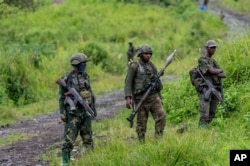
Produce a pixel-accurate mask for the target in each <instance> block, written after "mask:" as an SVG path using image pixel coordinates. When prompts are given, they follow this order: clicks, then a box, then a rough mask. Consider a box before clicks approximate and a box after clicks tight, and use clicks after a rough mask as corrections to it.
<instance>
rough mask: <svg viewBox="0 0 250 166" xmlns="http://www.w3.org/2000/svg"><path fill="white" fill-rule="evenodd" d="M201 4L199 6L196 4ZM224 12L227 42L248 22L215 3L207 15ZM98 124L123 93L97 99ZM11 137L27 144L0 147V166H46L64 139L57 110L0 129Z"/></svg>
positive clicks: (113, 109) (114, 108)
mask: <svg viewBox="0 0 250 166" xmlns="http://www.w3.org/2000/svg"><path fill="white" fill-rule="evenodd" d="M198 3H201V2H198ZM221 10H223V12H224V15H225V17H224V20H223V21H224V22H225V23H226V24H228V26H229V27H230V28H231V34H230V36H229V39H232V38H233V36H234V35H235V34H237V33H238V32H242V30H243V29H244V28H245V27H246V25H247V24H249V23H250V19H249V18H247V17H245V16H242V15H240V14H238V13H235V12H233V11H230V10H228V9H226V8H225V7H223V6H221V5H220V4H219V3H218V2H217V1H215V0H211V1H210V3H209V6H208V10H207V11H203V12H213V13H214V14H216V15H218V16H220V13H221ZM172 79H175V76H168V77H165V78H164V80H163V81H164V82H165V81H168V80H172ZM96 104H97V105H96V107H97V110H98V116H97V120H96V121H94V122H93V123H98V121H99V120H101V119H102V118H104V117H108V118H111V117H113V116H115V114H116V113H117V112H119V111H120V110H121V109H123V108H125V101H124V96H123V90H117V91H114V92H110V93H107V94H105V95H103V96H99V97H97V103H96ZM11 133H25V134H28V135H29V138H28V140H24V141H19V142H16V143H13V144H10V145H7V146H0V166H47V165H49V163H48V162H47V161H43V160H41V158H40V157H39V156H40V155H41V154H44V153H46V152H47V151H49V150H51V147H53V146H54V147H58V146H60V145H59V144H58V143H59V142H61V141H62V139H63V123H62V122H61V121H60V119H59V112H58V110H57V111H55V112H54V113H53V114H50V115H42V116H38V117H36V118H34V119H33V120H24V121H20V122H18V123H16V124H15V125H6V126H1V127H0V139H3V138H6V137H7V136H8V134H11Z"/></svg>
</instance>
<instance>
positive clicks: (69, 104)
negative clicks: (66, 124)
mask: <svg viewBox="0 0 250 166" xmlns="http://www.w3.org/2000/svg"><path fill="white" fill-rule="evenodd" d="M64 105H65V110H67V111H74V110H76V105H75V102H74V101H73V100H72V98H71V97H69V96H66V98H65V100H64Z"/></svg>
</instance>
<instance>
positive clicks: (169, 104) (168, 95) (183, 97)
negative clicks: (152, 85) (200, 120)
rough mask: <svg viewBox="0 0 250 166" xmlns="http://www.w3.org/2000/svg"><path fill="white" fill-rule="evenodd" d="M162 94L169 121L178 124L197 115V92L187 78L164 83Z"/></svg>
mask: <svg viewBox="0 0 250 166" xmlns="http://www.w3.org/2000/svg"><path fill="white" fill-rule="evenodd" d="M162 96H163V103H164V108H165V110H166V112H167V114H168V120H169V122H171V123H174V124H178V123H181V122H183V121H184V120H186V119H187V118H189V117H191V116H194V115H197V113H198V103H197V102H198V99H197V94H196V91H195V89H194V87H192V85H191V82H190V80H189V78H186V79H183V80H179V81H178V82H175V81H174V82H172V83H167V84H165V85H164V89H163V91H162Z"/></svg>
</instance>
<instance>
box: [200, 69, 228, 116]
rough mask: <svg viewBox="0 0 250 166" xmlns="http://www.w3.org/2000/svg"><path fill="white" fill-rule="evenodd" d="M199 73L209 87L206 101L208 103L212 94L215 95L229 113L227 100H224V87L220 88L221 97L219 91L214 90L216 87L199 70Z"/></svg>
mask: <svg viewBox="0 0 250 166" xmlns="http://www.w3.org/2000/svg"><path fill="white" fill-rule="evenodd" d="M198 72H199V74H200V76H201V78H202V79H203V80H204V82H205V84H206V85H207V86H208V90H207V91H206V92H205V96H204V99H205V100H206V101H208V100H209V98H210V96H211V94H213V95H214V96H215V97H216V98H217V99H218V100H219V101H220V102H221V105H222V106H223V108H224V110H225V111H227V108H226V106H225V100H224V94H223V89H222V85H221V87H220V88H221V96H220V95H219V93H218V91H217V90H216V89H215V88H214V85H213V84H212V83H211V82H210V81H209V80H207V79H205V77H204V76H203V74H202V73H201V72H200V69H198Z"/></svg>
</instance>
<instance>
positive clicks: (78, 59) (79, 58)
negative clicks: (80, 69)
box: [70, 53, 88, 65]
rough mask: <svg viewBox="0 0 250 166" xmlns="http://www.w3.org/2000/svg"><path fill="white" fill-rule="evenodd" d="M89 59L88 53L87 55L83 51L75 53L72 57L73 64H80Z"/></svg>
mask: <svg viewBox="0 0 250 166" xmlns="http://www.w3.org/2000/svg"><path fill="white" fill-rule="evenodd" d="M87 61H88V57H87V55H85V54H83V53H75V54H73V55H72V57H71V59H70V63H71V65H78V64H80V63H85V62H87Z"/></svg>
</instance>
